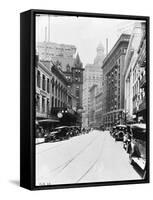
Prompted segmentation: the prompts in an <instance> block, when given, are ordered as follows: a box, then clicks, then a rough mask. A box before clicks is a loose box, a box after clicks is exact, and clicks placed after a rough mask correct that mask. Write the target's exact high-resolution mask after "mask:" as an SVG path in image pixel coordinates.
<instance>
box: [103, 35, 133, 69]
mask: <svg viewBox="0 0 153 200" xmlns="http://www.w3.org/2000/svg"><path fill="white" fill-rule="evenodd" d="M129 40H130V35H129V34H122V35H121V36H120V37H119V39H118V40H117V42H116V43H115V45H114V46H113V48H112V49H111V50H110V52H109V53H108V54H107V56H106V57H105V58H104V60H103V65H102V68H104V67H105V65H106V64H107V62H109V60H111V58H112V57H113V54H114V52H115V51H116V49H117V48H118V47H119V46H120V45H121V44H122V43H127V42H129Z"/></svg>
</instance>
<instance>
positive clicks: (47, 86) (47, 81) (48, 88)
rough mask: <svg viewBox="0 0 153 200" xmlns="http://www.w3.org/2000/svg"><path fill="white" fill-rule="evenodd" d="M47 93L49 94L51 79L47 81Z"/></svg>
mask: <svg viewBox="0 0 153 200" xmlns="http://www.w3.org/2000/svg"><path fill="white" fill-rule="evenodd" d="M47 92H48V93H49V79H47Z"/></svg>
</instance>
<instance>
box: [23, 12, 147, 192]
mask: <svg viewBox="0 0 153 200" xmlns="http://www.w3.org/2000/svg"><path fill="white" fill-rule="evenodd" d="M36 14H46V15H47V14H52V15H61V16H62V15H63V16H65V15H66V16H77V17H79V16H81V17H95V18H111V19H112V18H114V19H133V20H145V21H146V66H147V67H146V78H147V83H146V84H147V85H146V87H147V90H146V105H147V116H146V119H147V132H148V134H147V149H146V153H147V165H146V166H147V169H146V178H145V179H143V180H130V181H126V180H125V181H110V182H98V183H97V182H96V183H94V182H93V183H78V184H61V185H44V186H36V185H35V67H34V66H35V65H36V60H35V53H36V52H35V31H36V30H35V27H36V24H35V16H36ZM149 21H150V18H149V17H148V16H132V15H120V14H119V15H118V14H101V13H86V12H70V11H55V10H37V9H33V10H28V11H25V12H23V13H21V14H20V186H21V187H24V188H27V189H29V190H42V189H60V188H78V187H91V186H109V185H125V184H140V183H149V176H150V175H149V174H150V173H149V165H150V162H149V159H150V157H149V146H150V145H149V144H150V142H149V141H150V136H149V108H150V106H149V46H150V45H149V42H150V39H149V37H150V36H149V30H150V25H149Z"/></svg>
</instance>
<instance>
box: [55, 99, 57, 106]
mask: <svg viewBox="0 0 153 200" xmlns="http://www.w3.org/2000/svg"><path fill="white" fill-rule="evenodd" d="M55 107H57V99H55Z"/></svg>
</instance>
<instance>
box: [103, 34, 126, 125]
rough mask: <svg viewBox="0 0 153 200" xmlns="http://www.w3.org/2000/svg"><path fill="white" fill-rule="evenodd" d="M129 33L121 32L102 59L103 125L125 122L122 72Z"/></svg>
mask: <svg viewBox="0 0 153 200" xmlns="http://www.w3.org/2000/svg"><path fill="white" fill-rule="evenodd" d="M129 39H130V35H128V34H122V35H121V36H120V38H119V39H118V41H117V42H116V43H115V45H114V46H113V48H112V49H111V51H110V52H109V53H108V55H107V56H106V58H105V59H104V61H103V65H102V70H103V84H102V86H103V97H102V99H103V100H102V101H103V105H102V108H103V126H104V127H107V128H108V127H111V126H113V125H114V124H117V123H120V124H121V123H125V113H124V75H125V74H124V72H125V55H126V51H127V47H128V44H129Z"/></svg>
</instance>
